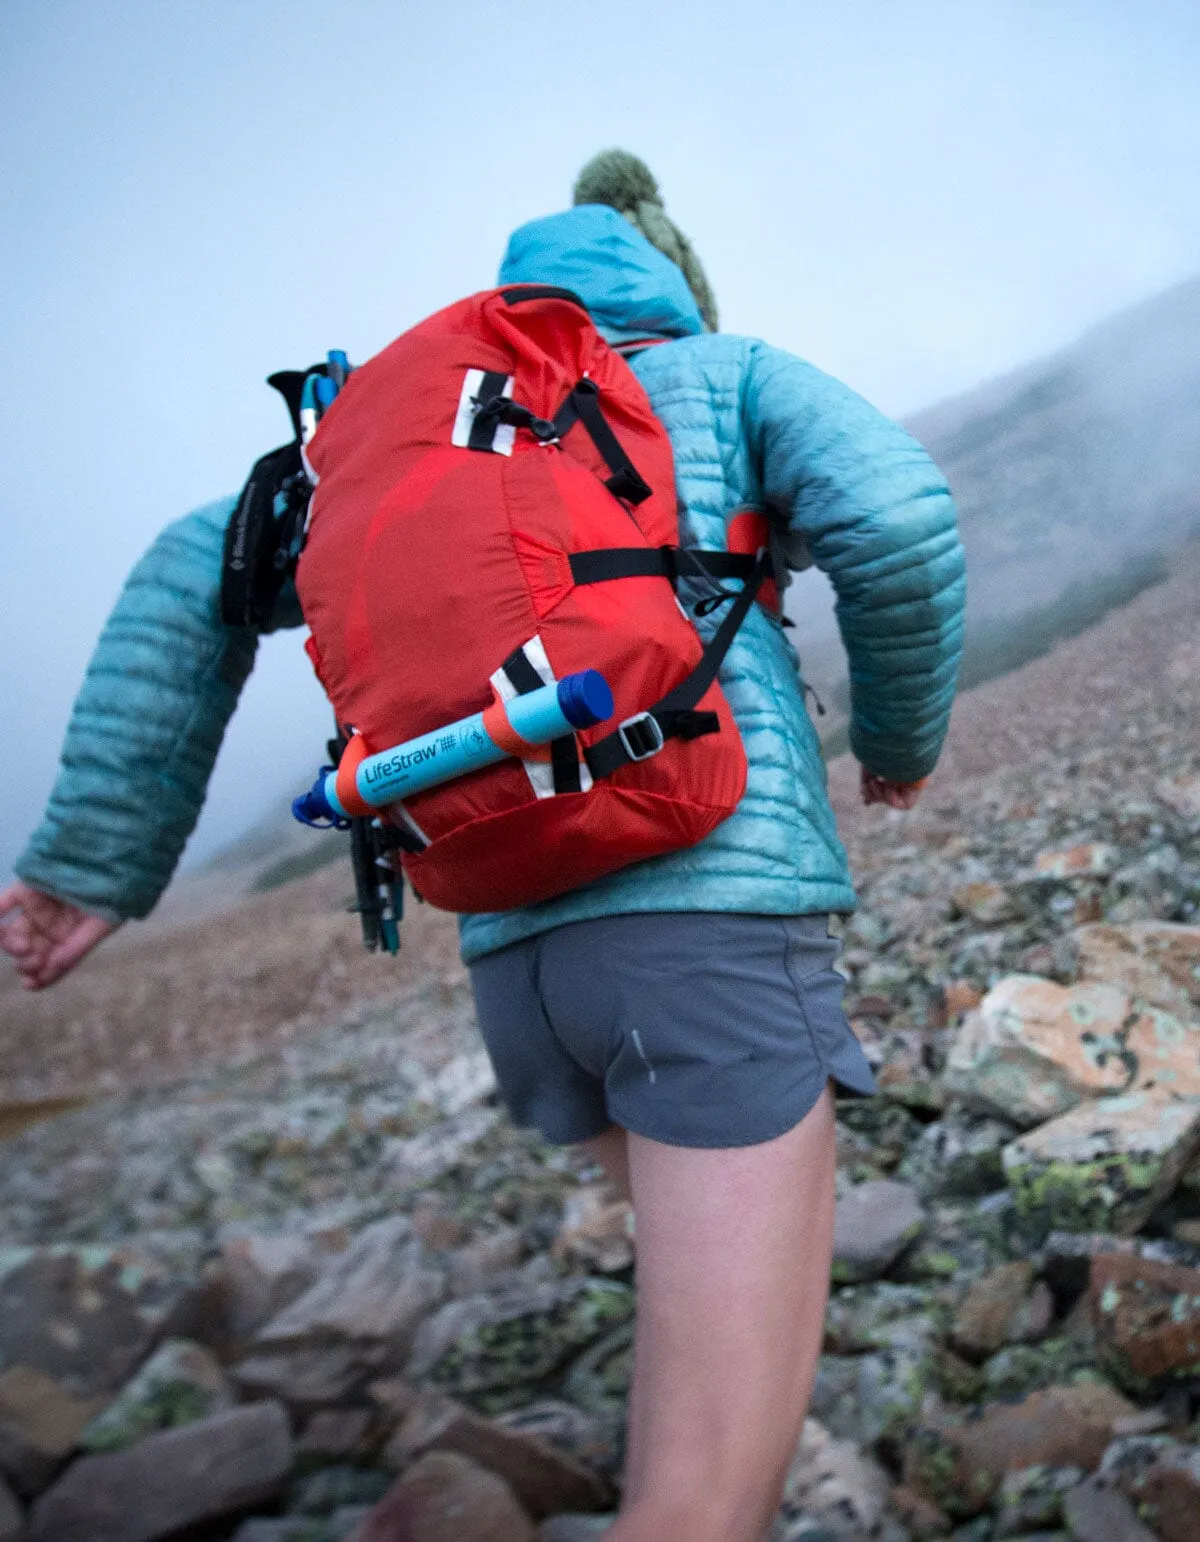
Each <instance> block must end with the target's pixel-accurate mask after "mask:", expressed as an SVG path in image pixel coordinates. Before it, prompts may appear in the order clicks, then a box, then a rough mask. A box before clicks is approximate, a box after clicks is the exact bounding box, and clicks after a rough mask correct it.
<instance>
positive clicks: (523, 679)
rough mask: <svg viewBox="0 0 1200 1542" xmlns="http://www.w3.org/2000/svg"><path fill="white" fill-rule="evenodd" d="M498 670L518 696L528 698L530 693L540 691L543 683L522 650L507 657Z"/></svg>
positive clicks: (517, 650)
mask: <svg viewBox="0 0 1200 1542" xmlns="http://www.w3.org/2000/svg"><path fill="white" fill-rule="evenodd" d="M500 668H501V669H502V670H503V671H504V673H505V674H506V675H507V676H508V678H509V682H510V683H511V685H512V688H513V690H514V691H516V693H517V695H518V696H528V695H529V693H530V691H540V690H541V688H542V686H543V685H545V683H546V682H545V681H544V680H543V679H542V677H541V675H539V674H538V672H537V670H536V669H534V667H533V665H532V664H531V663H530V662H529V660H528V659H527V658H526V657H525V650H524V648H517V649H515V650H514V651H513V652H512V653H510V654H509V655H508V657H507V658H506V659H505V661H504V663H503V664H501V666H500Z"/></svg>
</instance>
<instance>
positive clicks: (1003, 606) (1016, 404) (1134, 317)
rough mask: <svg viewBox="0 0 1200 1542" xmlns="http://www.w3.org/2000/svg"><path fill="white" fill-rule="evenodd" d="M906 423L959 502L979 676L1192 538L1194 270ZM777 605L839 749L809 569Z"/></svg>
mask: <svg viewBox="0 0 1200 1542" xmlns="http://www.w3.org/2000/svg"><path fill="white" fill-rule="evenodd" d="M906 426H907V427H908V428H909V429H910V430H911V431H912V432H913V433H914V434H915V435H916V437H917V438H918V439H920V441H921V442H922V444H924V445H925V446H926V447H927V448H928V449H929V452H930V454H931V455H932V456H933V458H934V460H936V461H937V463H938V465H939V466H940V467H941V468H942V470H943V471H944V472H945V473H946V476H947V478H948V480H949V483H950V487H951V490H952V491H953V493H954V496H955V499H956V501H957V503H958V508H959V513H960V516H961V530H962V536H963V542H964V544H965V546H966V549H967V573H968V606H967V643H966V659H965V664H964V671H963V684H964V685H968V686H969V685H974V684H978V683H979V682H980V681H982V680H986V679H992V678H994V677H996V676H997V675H1001V674H1004V673H1006V672H1007V671H1008V670H1010V669H1015V668H1017V667H1019V666H1020V665H1021V664H1024V663H1026V662H1028V660H1029V659H1031V658H1036V657H1038V656H1039V655H1040V654H1042V653H1044V652H1046V651H1047V649H1048V648H1050V647H1051V646H1052V645H1053V643H1054V642H1055V641H1057V640H1058V639H1059V638H1062V637H1069V636H1074V635H1075V634H1076V633H1078V632H1079V631H1081V630H1082V629H1083V628H1085V627H1087V626H1090V625H1093V624H1094V623H1095V622H1096V621H1098V620H1099V619H1100V618H1101V617H1102V616H1103V615H1104V614H1106V612H1107V611H1108V610H1110V609H1111V608H1112V607H1113V606H1114V605H1121V604H1124V603H1126V602H1127V601H1128V600H1130V599H1132V597H1133V596H1134V595H1135V594H1137V593H1138V592H1139V591H1140V590H1141V589H1142V588H1144V587H1145V586H1146V585H1147V584H1148V583H1151V582H1156V581H1158V580H1160V579H1162V578H1163V577H1165V576H1166V573H1167V571H1168V570H1169V568H1170V565H1171V554H1172V553H1173V552H1174V551H1175V550H1176V549H1177V548H1178V547H1179V546H1180V545H1181V544H1183V543H1184V542H1185V541H1186V540H1188V539H1189V537H1194V536H1196V535H1197V534H1200V279H1192V280H1189V281H1188V282H1187V283H1184V284H1179V285H1177V286H1176V287H1175V288H1173V289H1169V290H1167V291H1166V293H1164V294H1161V295H1157V296H1156V297H1155V298H1154V299H1152V300H1147V301H1145V302H1144V303H1143V304H1141V305H1137V306H1133V307H1131V308H1130V309H1129V310H1126V311H1122V312H1120V313H1119V314H1118V315H1116V316H1114V317H1111V318H1110V319H1109V320H1108V321H1105V322H1103V323H1101V324H1100V325H1099V326H1097V327H1094V328H1093V329H1092V330H1091V331H1089V332H1087V333H1085V334H1084V336H1083V337H1082V338H1080V339H1079V341H1078V342H1076V343H1073V344H1072V345H1071V346H1070V347H1068V348H1064V349H1063V350H1062V351H1061V352H1060V353H1056V354H1052V355H1051V356H1049V357H1048V358H1045V359H1039V360H1036V361H1035V362H1033V363H1031V364H1028V365H1025V366H1024V367H1023V368H1021V369H1019V370H1016V371H1014V372H1013V373H1012V374H1010V375H1005V376H1003V377H1001V378H1000V379H997V380H992V381H989V382H987V383H986V384H985V385H982V386H979V387H977V388H976V389H975V390H973V391H970V392H968V393H967V394H965V395H963V396H958V397H954V398H953V399H952V400H950V401H947V402H942V403H939V404H938V405H937V406H935V407H931V408H928V409H926V410H925V411H924V412H921V413H919V414H917V416H915V417H914V418H912V419H911V420H909V421H908V422H907V424H906ZM788 611H789V614H790V615H791V616H792V618H793V620H794V621H795V622H796V627H797V630H796V632H795V634H794V636H795V638H796V640H797V645H798V647H799V650H800V655H801V662H802V665H803V668H804V674H805V678H806V679H808V680H809V681H810V682H811V683H812V684H814V685H815V686H816V688H817V689H818V691H819V692H820V693H821V694H822V695H823V696H824V697H825V699H826V701H827V702H829V703H830V704H831V705H832V707H833V708H834V710H833V711H831V712H830V713H829V715H828V717H827V718H826V719H825V722H824V724H823V725H822V726H823V728H824V729H825V730H826V734H827V737H828V736H829V734H830V733H832V734H833V735H834V736H835V737H834V740H833V744H834V747H835V748H841V747H842V746H841V742H840V739H841V737H842V736H843V734H844V730H843V729H841V727H840V725H841V724H842V723H843V720H844V712H845V708H846V705H847V700H848V697H847V687H846V665H845V658H844V655H843V653H842V649H841V643H840V640H839V638H838V634H837V625H836V622H835V621H834V617H833V595H832V591H831V589H830V586H829V584H828V582H827V580H826V579H825V578H824V577H823V575H821V574H819V573H816V572H813V571H810V572H808V573H803V574H800V575H799V577H798V578H797V579H796V581H795V583H794V584H793V586H792V588H791V589H790V591H789V594H788Z"/></svg>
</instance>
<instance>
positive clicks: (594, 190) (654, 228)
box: [574, 150, 717, 332]
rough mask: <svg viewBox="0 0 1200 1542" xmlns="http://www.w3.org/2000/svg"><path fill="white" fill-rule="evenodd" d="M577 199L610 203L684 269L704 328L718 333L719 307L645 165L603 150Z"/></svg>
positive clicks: (587, 170) (582, 178)
mask: <svg viewBox="0 0 1200 1542" xmlns="http://www.w3.org/2000/svg"><path fill="white" fill-rule="evenodd" d="M574 200H575V202H576V203H577V204H579V203H603V204H607V205H608V207H609V208H610V209H616V211H617V213H618V214H623V215H624V216H625V218H626V219H627V220H628V221H629V223H630V224H631V225H633V226H634V228H635V229H637V230H640V231H641V233H642V234H643V235H644V236H645V238H646V240H647V241H649V242H650V244H651V245H652V246H656V247H657V248H658V249H659V251H660V252H661V253H662V254H663V256H664V257H669V258H670V259H671V261H672V262H673V263H674V264H675V265H676V267H678V268H680V269H681V270H682V272H683V276H684V278H685V279H687V283H688V288H689V289H690V290H691V291H692V294H693V296H694V297H695V300H696V304H697V305H698V306H699V307H700V314H701V316H702V317H703V318H704V325H705V326H706V327H707V328H708V330H709V331H710V332H715V331H716V330H717V302H716V301H715V300H714V299H713V292H712V290H711V289H710V288H709V287H708V279H707V278H706V277H705V273H704V269H703V268H702V267H701V266H700V259H699V258H698V257H697V256H696V254H695V252H694V251H693V250H692V243H691V242H690V241H689V240H688V238H687V237H686V236H685V235H684V233H683V231H682V230H680V229H679V227H678V225H676V224H675V223H674V221H673V220H671V219H669V218H668V217H667V212H666V210H665V209H664V208H663V201H662V194H661V193H660V192H659V190H658V183H657V182H656V181H655V180H654V177H653V175H652V173H651V171H650V168H649V167H648V166H647V165H646V163H645V161H642V160H639V159H638V157H637V156H636V155H631V154H630V153H629V151H628V150H601V152H600V154H599V155H594V156H593V157H592V159H591V160H590V161H589V162H588V163H587V165H586V166H585V167H584V168H583V170H582V171H581V172H580V173H579V176H578V178H577V179H576V181H575V194H574Z"/></svg>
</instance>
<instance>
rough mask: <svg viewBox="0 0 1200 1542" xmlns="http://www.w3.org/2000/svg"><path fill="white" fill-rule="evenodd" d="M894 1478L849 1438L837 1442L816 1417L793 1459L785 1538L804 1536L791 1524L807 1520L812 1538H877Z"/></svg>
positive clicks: (782, 1529) (782, 1516) (783, 1517)
mask: <svg viewBox="0 0 1200 1542" xmlns="http://www.w3.org/2000/svg"><path fill="white" fill-rule="evenodd" d="M890 1488H891V1483H890V1480H889V1479H888V1475H887V1473H886V1472H884V1470H883V1468H882V1467H880V1466H879V1464H878V1463H877V1462H874V1461H872V1459H871V1458H870V1457H869V1456H864V1455H863V1454H862V1452H860V1451H858V1450H856V1449H855V1447H854V1446H853V1445H852V1444H851V1442H850V1441H848V1440H836V1439H835V1438H834V1437H833V1436H832V1435H831V1434H830V1433H829V1431H828V1430H827V1429H825V1428H824V1426H823V1425H821V1424H820V1423H818V1421H817V1420H816V1419H807V1420H806V1421H805V1424H804V1429H803V1431H802V1432H801V1436H800V1444H799V1446H798V1447H797V1450H796V1454H795V1456H794V1457H793V1458H792V1463H791V1466H790V1467H789V1469H788V1475H787V1480H786V1482H785V1484H784V1491H783V1504H782V1506H781V1507H780V1512H779V1520H780V1526H779V1530H778V1532H777V1533H776V1534H777V1535H780V1536H784V1537H786V1536H795V1537H799V1536H801V1535H803V1533H802V1532H800V1531H796V1530H790V1529H789V1523H790V1522H794V1521H796V1520H803V1521H804V1522H806V1523H807V1524H808V1525H809V1526H810V1527H811V1528H812V1530H811V1532H810V1533H809V1534H810V1535H816V1536H826V1537H828V1538H829V1539H830V1542H840V1539H843V1538H845V1539H846V1542H850V1539H855V1542H857V1539H858V1538H861V1537H873V1536H876V1535H878V1528H879V1526H880V1523H881V1522H882V1520H883V1518H884V1514H885V1511H886V1508H887V1498H888V1491H889V1489H890Z"/></svg>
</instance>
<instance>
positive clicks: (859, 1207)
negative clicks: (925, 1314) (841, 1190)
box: [833, 1179, 925, 1285]
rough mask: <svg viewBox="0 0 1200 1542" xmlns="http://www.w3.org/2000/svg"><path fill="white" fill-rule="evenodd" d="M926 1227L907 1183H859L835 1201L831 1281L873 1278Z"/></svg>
mask: <svg viewBox="0 0 1200 1542" xmlns="http://www.w3.org/2000/svg"><path fill="white" fill-rule="evenodd" d="M924 1227H925V1211H924V1209H923V1208H922V1206H921V1201H920V1198H919V1196H918V1194H917V1192H916V1190H915V1189H913V1188H912V1187H910V1185H908V1184H905V1183H895V1182H892V1181H891V1180H889V1179H881V1180H880V1181H878V1182H876V1183H860V1184H859V1185H858V1186H857V1187H855V1188H852V1189H851V1190H850V1191H849V1192H848V1193H846V1194H844V1195H843V1196H842V1198H841V1199H839V1200H838V1205H837V1216H836V1220H835V1224H834V1239H833V1277H834V1279H835V1280H836V1281H837V1282H838V1283H839V1284H846V1285H849V1284H855V1283H857V1282H859V1281H862V1280H871V1279H875V1278H877V1277H878V1276H879V1275H881V1274H883V1273H885V1272H886V1270H887V1269H888V1267H889V1266H890V1265H891V1264H892V1263H894V1262H895V1260H896V1259H897V1258H899V1256H900V1254H901V1253H903V1251H904V1249H905V1248H906V1247H908V1246H909V1245H910V1244H911V1243H912V1242H914V1241H915V1240H916V1239H917V1238H918V1237H919V1236H920V1234H921V1232H922V1231H923V1230H924Z"/></svg>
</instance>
